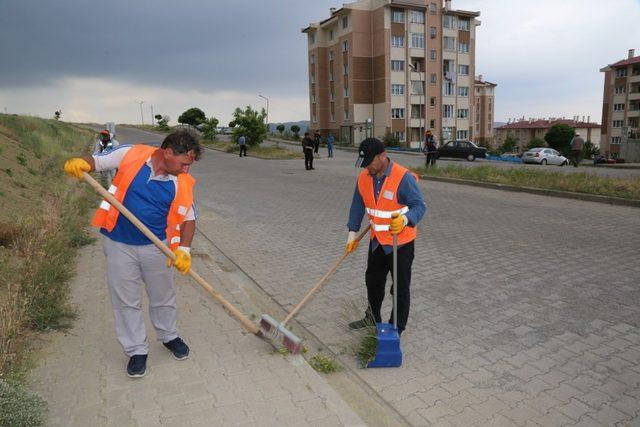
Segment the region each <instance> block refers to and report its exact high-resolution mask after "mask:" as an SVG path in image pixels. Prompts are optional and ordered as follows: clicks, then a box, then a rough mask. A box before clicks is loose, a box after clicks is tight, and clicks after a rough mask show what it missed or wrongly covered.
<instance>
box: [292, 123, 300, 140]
mask: <svg viewBox="0 0 640 427" xmlns="http://www.w3.org/2000/svg"><path fill="white" fill-rule="evenodd" d="M291 132H293V140H294V141H297V140H299V139H300V126H298V125H291Z"/></svg>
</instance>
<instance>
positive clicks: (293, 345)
mask: <svg viewBox="0 0 640 427" xmlns="http://www.w3.org/2000/svg"><path fill="white" fill-rule="evenodd" d="M260 327H261V328H262V330H263V331H265V334H264V335H265V337H268V338H270V341H271V345H273V346H274V347H275V348H277V349H278V350H279V349H280V348H281V347H284V348H286V349H287V350H289V352H291V353H292V354H298V353H300V349H301V345H300V344H301V343H302V340H301V339H300V338H298V337H297V336H295V335H294V334H293V332H291V331H290V330H288V329H287V328H285V327H284V326H282V324H281V323H280V322H278V321H276V320H275V319H274V318H273V317H271V316H269V315H268V314H263V315H262V319H260Z"/></svg>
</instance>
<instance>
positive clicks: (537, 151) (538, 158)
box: [522, 147, 569, 166]
mask: <svg viewBox="0 0 640 427" xmlns="http://www.w3.org/2000/svg"><path fill="white" fill-rule="evenodd" d="M522 161H523V162H525V163H537V164H539V165H547V164H549V165H558V166H564V165H568V164H569V159H567V158H566V157H565V156H563V155H562V154H560V153H559V152H557V151H556V150H554V149H553V148H544V147H538V148H532V149H531V150H529V151H525V152H524V153H522Z"/></svg>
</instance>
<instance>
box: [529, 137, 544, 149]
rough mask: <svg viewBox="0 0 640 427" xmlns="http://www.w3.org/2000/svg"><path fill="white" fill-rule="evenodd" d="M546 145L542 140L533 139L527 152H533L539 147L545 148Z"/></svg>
mask: <svg viewBox="0 0 640 427" xmlns="http://www.w3.org/2000/svg"><path fill="white" fill-rule="evenodd" d="M545 145H546V144H545V143H544V141H543V140H542V139H540V138H533V139H532V140H531V141H529V143H528V144H527V147H526V149H527V150H531V149H532V148H538V147H544V146H545Z"/></svg>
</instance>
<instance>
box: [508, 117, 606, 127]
mask: <svg viewBox="0 0 640 427" xmlns="http://www.w3.org/2000/svg"><path fill="white" fill-rule="evenodd" d="M555 124H565V125H569V126H571V127H572V128H576V129H586V128H599V127H600V125H599V124H598V123H587V122H577V121H575V120H571V119H559V120H534V121H531V122H530V121H529V120H520V121H518V122H514V123H508V124H506V125H503V126H500V127H497V128H496V129H545V128H549V127H551V126H553V125H555Z"/></svg>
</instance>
